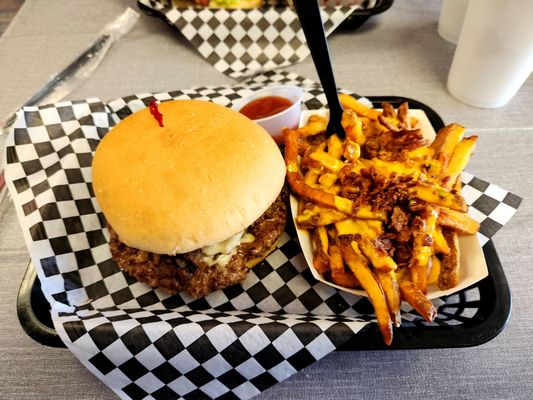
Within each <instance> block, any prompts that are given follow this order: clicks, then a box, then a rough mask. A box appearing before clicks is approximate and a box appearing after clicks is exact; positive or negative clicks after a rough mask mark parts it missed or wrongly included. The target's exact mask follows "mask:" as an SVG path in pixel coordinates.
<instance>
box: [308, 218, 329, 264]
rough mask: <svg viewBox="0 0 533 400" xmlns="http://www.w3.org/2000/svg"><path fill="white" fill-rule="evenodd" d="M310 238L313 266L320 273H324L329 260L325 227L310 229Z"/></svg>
mask: <svg viewBox="0 0 533 400" xmlns="http://www.w3.org/2000/svg"><path fill="white" fill-rule="evenodd" d="M322 230H323V231H322ZM311 240H312V241H313V245H314V246H313V247H314V257H313V267H315V269H316V270H317V271H318V272H319V273H320V274H325V273H326V272H327V271H328V270H329V262H330V260H329V255H328V247H329V242H328V235H327V232H326V228H324V227H321V228H317V229H314V230H312V231H311Z"/></svg>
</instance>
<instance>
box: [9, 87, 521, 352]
mask: <svg viewBox="0 0 533 400" xmlns="http://www.w3.org/2000/svg"><path fill="white" fill-rule="evenodd" d="M367 98H368V99H369V100H370V101H371V102H372V103H373V104H374V106H375V107H379V106H380V105H381V103H383V102H389V103H391V104H392V105H393V106H395V107H397V106H399V105H400V104H401V103H403V102H408V104H409V107H410V108H412V109H421V110H423V111H424V112H425V113H426V115H427V117H428V119H429V121H430V122H431V124H432V126H433V128H434V129H435V130H436V131H437V130H439V129H440V128H442V127H443V126H444V122H443V120H442V119H441V117H440V116H439V115H438V114H437V113H436V112H435V111H434V110H433V109H432V108H430V107H429V106H427V105H426V104H424V103H422V102H420V101H418V100H414V99H411V98H407V97H401V96H367ZM483 253H484V256H485V260H486V263H487V268H488V271H489V274H488V276H487V277H486V278H484V279H483V280H481V281H480V282H478V283H476V284H474V285H472V286H471V287H473V286H482V287H483V288H484V290H488V291H491V292H492V295H493V296H492V299H490V300H491V301H490V302H489V301H484V302H482V301H480V308H479V310H478V314H479V313H480V314H482V315H483V318H484V319H481V320H479V321H478V323H471V324H468V326H465V324H461V325H453V326H450V325H447V326H435V325H431V326H427V327H414V328H413V327H400V328H396V329H395V330H394V340H393V343H392V345H390V346H387V345H385V344H384V343H383V341H382V339H381V334H380V332H379V329H378V327H377V324H376V323H374V322H372V323H370V324H368V325H367V326H366V327H365V328H363V329H362V330H361V331H360V332H359V333H357V334H356V335H354V337H352V338H351V339H349V340H348V341H347V342H346V343H344V344H343V345H342V346H341V347H340V348H338V349H337V351H361V350H408V349H411V350H412V349H435V348H461V347H473V346H478V345H481V344H483V343H486V342H488V341H490V340H492V339H493V338H495V337H496V336H497V335H498V334H499V333H500V332H502V330H503V329H504V327H505V325H506V324H507V321H508V319H509V316H510V313H511V309H512V299H511V290H510V288H509V285H508V283H507V279H506V277H505V273H504V271H503V267H502V264H501V262H500V259H499V257H498V254H497V251H496V248H495V246H494V243H493V242H492V240H489V241H488V242H487V243H486V244H485V245H484V246H483ZM37 279H38V277H37V273H36V272H35V269H34V267H33V264H32V263H31V262H30V263H29V264H28V267H27V269H26V272H25V274H24V277H23V280H22V283H21V285H20V288H19V292H18V296H17V315H18V318H19V321H20V324H21V326H22V328H23V329H24V331H25V332H26V334H27V335H28V336H30V337H31V338H32V339H33V340H35V341H36V342H38V343H40V344H42V345H45V346H50V347H65V344H64V343H63V342H62V340H61V338H60V337H59V335H58V333H57V332H56V331H55V330H54V329H52V328H50V327H48V326H47V325H45V324H44V323H42V322H41V321H40V320H39V319H38V318H37V316H36V315H35V312H34V311H33V308H32V302H31V295H32V290H34V285H36V284H38V282H37ZM471 287H470V288H471ZM470 288H466V289H464V290H469V289H470ZM39 290H40V289H39ZM476 315H477V314H476ZM436 335H437V337H438V338H439V340H438V341H435V337H436Z"/></svg>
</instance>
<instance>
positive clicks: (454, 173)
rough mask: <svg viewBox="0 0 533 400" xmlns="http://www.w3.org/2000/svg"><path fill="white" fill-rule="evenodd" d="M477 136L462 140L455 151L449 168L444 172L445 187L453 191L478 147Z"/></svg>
mask: <svg viewBox="0 0 533 400" xmlns="http://www.w3.org/2000/svg"><path fill="white" fill-rule="evenodd" d="M476 142H477V136H470V137H468V138H465V139H463V140H461V141H460V142H459V143H458V144H457V146H455V149H454V150H453V153H452V156H451V158H450V161H449V163H448V166H447V168H446V169H445V170H444V171H443V175H444V177H443V179H445V180H446V184H445V185H444V187H446V188H448V189H451V188H452V187H453V186H454V185H455V183H456V182H457V178H458V177H459V174H460V173H461V171H462V170H463V169H464V168H465V167H466V164H468V161H469V160H470V157H471V155H472V153H473V152H474V148H475V147H476Z"/></svg>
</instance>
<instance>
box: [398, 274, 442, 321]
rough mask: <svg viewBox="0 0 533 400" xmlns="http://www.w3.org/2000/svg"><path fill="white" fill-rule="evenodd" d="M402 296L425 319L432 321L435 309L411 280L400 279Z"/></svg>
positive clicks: (435, 312) (435, 314)
mask: <svg viewBox="0 0 533 400" xmlns="http://www.w3.org/2000/svg"><path fill="white" fill-rule="evenodd" d="M400 292H401V293H402V297H403V298H404V299H405V300H406V301H407V302H408V303H409V304H410V305H411V306H412V307H413V308H414V309H415V310H416V311H418V313H419V314H420V315H421V316H422V317H423V318H424V319H425V320H426V321H427V322H430V323H431V322H433V320H434V319H435V317H436V316H437V309H436V308H435V306H434V305H433V303H432V302H431V301H429V300H428V298H427V297H426V295H425V294H424V293H422V292H421V291H420V289H418V288H417V287H416V286H415V284H414V283H413V282H410V281H400Z"/></svg>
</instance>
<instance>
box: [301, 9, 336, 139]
mask: <svg viewBox="0 0 533 400" xmlns="http://www.w3.org/2000/svg"><path fill="white" fill-rule="evenodd" d="M293 3H294V7H295V8H296V13H297V14H298V18H299V19H300V25H301V26H302V29H303V31H304V34H305V38H306V40H307V46H308V47H309V50H310V51H311V56H312V57H313V61H314V63H315V68H316V71H317V73H318V77H319V79H320V83H321V84H322V88H323V89H324V94H325V95H326V99H327V101H328V105H329V112H330V125H331V124H333V126H332V127H333V129H335V130H336V131H337V130H338V129H336V128H337V127H340V126H341V124H340V122H341V118H342V107H341V103H340V102H339V97H338V93H337V85H336V84H335V77H334V75H333V67H332V66H331V58H330V56H329V47H328V42H327V39H326V33H325V32H324V26H323V25H322V18H321V17H320V8H319V7H318V0H293ZM328 131H329V126H328ZM328 133H330V132H328ZM335 133H337V134H338V135H342V136H344V130H343V129H342V128H341V129H340V131H338V132H335Z"/></svg>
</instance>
